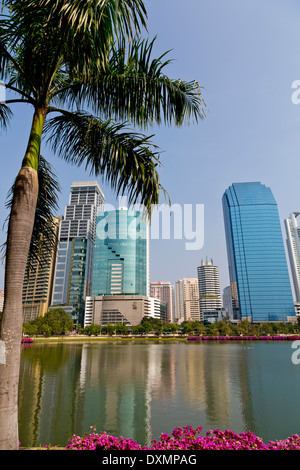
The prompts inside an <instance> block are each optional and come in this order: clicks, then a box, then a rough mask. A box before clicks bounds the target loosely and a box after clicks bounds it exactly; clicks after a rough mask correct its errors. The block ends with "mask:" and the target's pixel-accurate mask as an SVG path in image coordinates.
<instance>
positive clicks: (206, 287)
mask: <svg viewBox="0 0 300 470" xmlns="http://www.w3.org/2000/svg"><path fill="white" fill-rule="evenodd" d="M198 285H199V303H200V318H201V320H204V316H203V315H204V312H212V311H220V310H221V308H222V299H221V291H220V280H219V268H218V266H215V265H214V263H213V260H211V261H205V262H204V261H203V260H202V261H201V266H198Z"/></svg>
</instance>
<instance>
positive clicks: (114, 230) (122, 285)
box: [92, 209, 149, 296]
mask: <svg viewBox="0 0 300 470" xmlns="http://www.w3.org/2000/svg"><path fill="white" fill-rule="evenodd" d="M148 244H149V236H148V223H147V220H146V218H145V216H144V215H143V213H142V212H139V211H133V210H127V209H120V210H116V211H105V212H100V213H98V218H97V228H96V240H95V250H94V264H93V281H92V296H101V295H113V294H136V295H149V273H148V270H149V259H148V258H149V255H148V250H149V248H148Z"/></svg>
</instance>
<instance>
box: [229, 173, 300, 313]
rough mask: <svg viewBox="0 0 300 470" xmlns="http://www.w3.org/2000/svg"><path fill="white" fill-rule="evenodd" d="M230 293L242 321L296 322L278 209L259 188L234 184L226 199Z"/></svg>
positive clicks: (264, 188) (256, 184)
mask: <svg viewBox="0 0 300 470" xmlns="http://www.w3.org/2000/svg"><path fill="white" fill-rule="evenodd" d="M222 202H223V214H224V224H225V235H226V245H227V254H228V265H229V277H230V284H231V288H232V292H233V293H235V294H236V295H237V299H236V300H237V306H238V308H239V317H240V318H241V319H248V320H249V321H254V322H262V321H282V320H293V319H295V309H294V303H293V296H292V290H291V284H290V278H289V272H288V267H287V260H286V255H285V249H284V243H283V237H282V231H281V225H280V220H279V214H278V208H277V204H276V201H275V198H274V196H273V194H272V191H271V189H270V188H268V187H267V186H265V185H263V184H261V183H259V182H253V183H234V184H232V185H231V186H230V187H229V188H228V189H227V190H226V191H225V193H224V195H223V199H222Z"/></svg>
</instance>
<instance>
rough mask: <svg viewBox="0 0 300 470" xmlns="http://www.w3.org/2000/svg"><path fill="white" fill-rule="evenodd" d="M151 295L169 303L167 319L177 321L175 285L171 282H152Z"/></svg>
mask: <svg viewBox="0 0 300 470" xmlns="http://www.w3.org/2000/svg"><path fill="white" fill-rule="evenodd" d="M150 295H151V297H154V298H155V299H160V300H161V302H164V303H165V304H167V321H169V322H174V321H175V296H174V286H172V284H171V283H170V282H161V281H158V282H151V283H150Z"/></svg>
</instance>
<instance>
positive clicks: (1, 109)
mask: <svg viewBox="0 0 300 470" xmlns="http://www.w3.org/2000/svg"><path fill="white" fill-rule="evenodd" d="M0 86H1V85H0ZM11 116H12V112H11V109H10V108H9V107H8V106H7V105H6V104H5V103H1V102H0V129H1V128H2V129H4V128H6V127H7V125H8V122H9V119H10V117H11Z"/></svg>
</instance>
